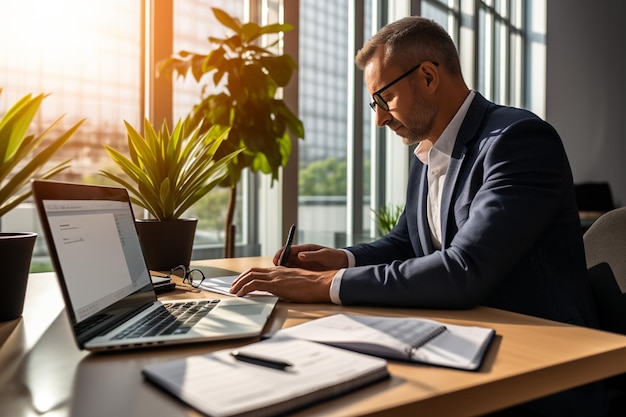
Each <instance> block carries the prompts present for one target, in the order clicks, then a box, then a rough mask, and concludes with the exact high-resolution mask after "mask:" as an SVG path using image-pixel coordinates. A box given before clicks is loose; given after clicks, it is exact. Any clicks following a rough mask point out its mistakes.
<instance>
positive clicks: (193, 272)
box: [169, 265, 206, 288]
mask: <svg viewBox="0 0 626 417" xmlns="http://www.w3.org/2000/svg"><path fill="white" fill-rule="evenodd" d="M178 270H181V271H182V272H183V276H182V278H183V283H185V282H186V283H188V284H189V285H191V286H192V287H194V288H198V287H199V286H200V284H202V281H204V279H205V278H206V277H205V276H204V273H203V272H202V271H200V270H199V269H187V267H186V266H185V265H178V266H177V267H176V268H172V269H171V270H170V274H169V277H170V278H171V276H172V275H176V274H174V272H175V271H178Z"/></svg>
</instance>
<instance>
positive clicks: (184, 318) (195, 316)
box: [111, 299, 220, 340]
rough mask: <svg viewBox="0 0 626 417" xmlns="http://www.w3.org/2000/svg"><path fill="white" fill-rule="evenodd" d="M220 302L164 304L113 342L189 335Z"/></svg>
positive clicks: (215, 300)
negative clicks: (160, 336)
mask: <svg viewBox="0 0 626 417" xmlns="http://www.w3.org/2000/svg"><path fill="white" fill-rule="evenodd" d="M219 301H220V300H219V299H214V300H198V301H193V302H187V303H164V304H163V305H162V306H160V307H159V308H158V309H156V310H154V311H153V312H152V313H150V314H149V315H147V316H146V317H144V318H143V319H142V320H139V321H138V322H137V323H135V324H133V325H132V326H130V327H128V328H126V329H124V330H123V331H121V332H120V333H118V334H116V335H115V336H113V338H112V339H111V340H122V339H134V338H138V337H151V336H159V335H169V334H171V335H177V334H184V333H187V332H188V331H189V330H191V328H192V327H193V326H194V324H196V323H197V322H198V321H200V319H201V318H202V317H204V316H206V315H207V314H209V312H210V311H211V310H213V308H215V306H216V305H217V304H218V303H219Z"/></svg>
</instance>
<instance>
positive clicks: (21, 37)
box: [0, 0, 115, 76]
mask: <svg viewBox="0 0 626 417" xmlns="http://www.w3.org/2000/svg"><path fill="white" fill-rule="evenodd" d="M107 3H108V2H107V1H84V0H20V1H12V2H11V3H10V4H7V5H4V6H3V9H4V10H5V11H6V15H5V16H4V18H3V27H2V28H0V44H2V45H3V48H6V49H7V50H8V51H7V50H5V52H9V53H8V54H7V56H10V57H12V59H14V60H16V61H18V62H20V63H21V64H22V65H26V66H30V67H32V66H42V70H45V72H46V74H47V75H48V74H55V73H62V74H63V75H65V76H67V75H74V74H76V75H79V74H81V73H85V71H92V70H94V68H95V67H94V65H96V66H97V59H98V50H99V48H100V47H102V39H103V36H102V35H103V34H106V33H107V32H108V31H110V30H113V29H109V27H110V23H111V22H115V16H114V15H113V11H114V8H111V7H109V6H108V4H107Z"/></svg>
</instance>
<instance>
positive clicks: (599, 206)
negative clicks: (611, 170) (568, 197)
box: [574, 182, 615, 212]
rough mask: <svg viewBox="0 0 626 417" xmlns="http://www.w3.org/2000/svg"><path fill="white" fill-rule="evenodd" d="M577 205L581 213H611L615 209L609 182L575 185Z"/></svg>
mask: <svg viewBox="0 0 626 417" xmlns="http://www.w3.org/2000/svg"><path fill="white" fill-rule="evenodd" d="M574 189H575V192H576V204H577V205H578V210H579V211H603V212H606V211H610V210H613V209H614V208H615V203H614V202H613V194H612V193H611V187H610V185H609V183H608V182H586V183H580V184H575V185H574Z"/></svg>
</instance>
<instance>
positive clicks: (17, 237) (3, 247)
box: [0, 88, 84, 321]
mask: <svg viewBox="0 0 626 417" xmlns="http://www.w3.org/2000/svg"><path fill="white" fill-rule="evenodd" d="M0 93H2V89H1V88H0ZM45 97H46V96H45V95H44V94H39V95H36V96H33V95H32V94H28V95H26V96H24V97H22V98H21V99H20V100H18V101H17V102H16V103H14V104H13V105H12V106H10V108H9V109H8V110H7V111H6V112H5V113H4V114H3V115H2V117H1V118H0V221H1V220H2V217H3V216H4V215H5V214H7V213H8V212H9V211H11V210H12V209H13V208H15V207H17V206H18V204H20V203H22V202H23V201H24V200H26V199H27V198H28V197H29V196H30V194H31V188H30V180H31V179H33V178H50V177H52V176H54V175H55V174H57V173H59V172H60V171H62V170H64V169H66V168H67V167H68V166H69V163H70V161H69V160H66V161H63V162H60V163H58V164H55V165H53V166H51V167H46V166H45V165H47V164H48V162H49V160H50V159H51V158H52V156H53V155H54V154H55V153H56V152H57V151H58V150H59V149H60V148H61V147H62V146H63V145H65V143H66V142H67V141H68V140H69V139H70V138H71V137H72V136H73V135H74V133H76V131H77V130H78V128H79V126H80V125H81V124H82V123H83V121H84V120H81V121H79V122H78V123H76V124H75V125H74V126H72V127H71V128H70V129H69V130H67V131H64V132H61V133H60V134H59V136H58V137H56V138H55V139H49V137H50V136H51V135H52V132H53V130H54V128H55V127H57V126H58V124H59V123H60V121H61V119H62V118H63V117H60V118H58V119H57V120H56V121H55V122H53V123H52V124H51V125H50V126H49V127H48V128H47V129H45V130H44V131H43V133H41V134H31V133H29V129H30V127H31V123H32V121H33V119H34V117H35V115H36V114H37V112H38V111H39V107H40V106H41V103H42V101H43V100H44V98H45ZM36 238H37V234H36V233H33V232H32V231H30V232H27V231H24V232H23V233H22V232H20V233H0V262H1V263H2V272H3V276H4V278H3V283H2V291H0V321H7V320H13V319H16V318H18V317H19V316H20V315H21V314H22V310H23V307H24V297H25V295H26V282H27V279H28V273H29V269H30V261H31V258H32V254H33V246H34V244H35V239H36Z"/></svg>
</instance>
